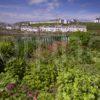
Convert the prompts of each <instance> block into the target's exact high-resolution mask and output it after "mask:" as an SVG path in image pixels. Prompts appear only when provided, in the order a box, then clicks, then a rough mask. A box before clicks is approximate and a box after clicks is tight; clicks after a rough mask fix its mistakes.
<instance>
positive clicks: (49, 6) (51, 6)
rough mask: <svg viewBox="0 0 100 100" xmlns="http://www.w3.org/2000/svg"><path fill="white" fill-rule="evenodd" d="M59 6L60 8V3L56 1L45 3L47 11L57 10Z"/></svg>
mask: <svg viewBox="0 0 100 100" xmlns="http://www.w3.org/2000/svg"><path fill="white" fill-rule="evenodd" d="M59 6H60V3H59V1H58V0H53V1H52V2H48V3H47V9H48V11H50V10H53V9H55V8H58V7H59Z"/></svg>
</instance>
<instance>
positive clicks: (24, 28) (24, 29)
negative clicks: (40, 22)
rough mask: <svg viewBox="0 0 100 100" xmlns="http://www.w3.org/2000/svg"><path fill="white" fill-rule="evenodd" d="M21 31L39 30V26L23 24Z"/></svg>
mask: <svg viewBox="0 0 100 100" xmlns="http://www.w3.org/2000/svg"><path fill="white" fill-rule="evenodd" d="M21 31H28V32H38V28H35V27H29V26H23V27H21Z"/></svg>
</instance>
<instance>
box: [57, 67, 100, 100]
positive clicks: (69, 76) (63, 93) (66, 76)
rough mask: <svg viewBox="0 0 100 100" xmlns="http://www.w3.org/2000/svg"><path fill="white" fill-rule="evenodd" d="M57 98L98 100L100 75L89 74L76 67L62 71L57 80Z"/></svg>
mask: <svg viewBox="0 0 100 100" xmlns="http://www.w3.org/2000/svg"><path fill="white" fill-rule="evenodd" d="M57 84H58V90H57V96H56V98H57V100H62V99H63V100H72V99H73V100H98V99H99V96H100V90H99V87H100V77H99V75H98V76H93V75H91V76H89V75H88V74H86V73H84V72H83V71H81V70H78V69H76V68H74V69H69V70H68V71H67V72H66V71H64V72H63V73H60V74H59V76H58V80H57Z"/></svg>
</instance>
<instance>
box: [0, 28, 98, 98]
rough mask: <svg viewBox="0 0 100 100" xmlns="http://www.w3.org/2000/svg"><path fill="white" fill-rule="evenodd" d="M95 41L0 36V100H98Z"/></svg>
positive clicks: (93, 37)
mask: <svg viewBox="0 0 100 100" xmlns="http://www.w3.org/2000/svg"><path fill="white" fill-rule="evenodd" d="M91 28H92V26H91ZM91 28H89V29H91ZM98 29H99V26H97V28H96V30H98ZM93 30H95V29H93ZM99 39H100V37H99V35H97V34H91V33H90V32H75V33H72V34H69V35H68V36H66V35H61V34H60V35H58V36H48V35H46V36H45V37H42V36H41V37H38V38H37V37H35V36H14V35H10V36H8V35H6V36H4V35H0V100H100V40H99Z"/></svg>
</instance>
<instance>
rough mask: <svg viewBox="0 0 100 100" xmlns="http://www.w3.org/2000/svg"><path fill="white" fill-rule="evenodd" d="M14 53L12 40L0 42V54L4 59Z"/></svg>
mask: <svg viewBox="0 0 100 100" xmlns="http://www.w3.org/2000/svg"><path fill="white" fill-rule="evenodd" d="M14 54H15V48H14V44H13V42H10V41H9V42H6V41H5V42H0V55H1V56H2V58H3V59H4V61H6V60H8V59H9V58H11V57H12V56H14Z"/></svg>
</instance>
